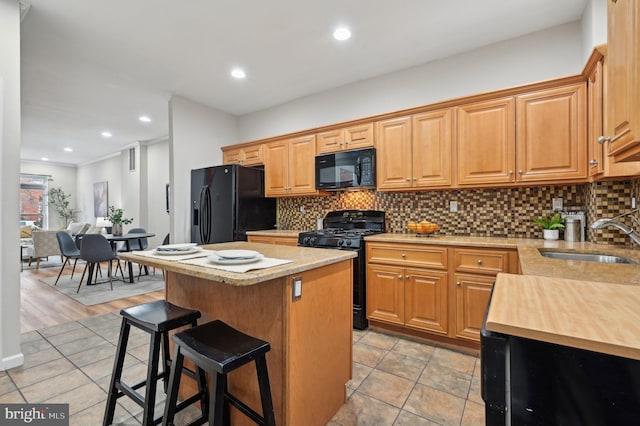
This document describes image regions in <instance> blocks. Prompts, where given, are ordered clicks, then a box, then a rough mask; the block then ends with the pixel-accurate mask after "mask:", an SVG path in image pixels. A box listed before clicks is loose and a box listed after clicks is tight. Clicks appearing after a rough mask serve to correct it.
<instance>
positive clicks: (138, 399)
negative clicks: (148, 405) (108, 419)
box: [116, 382, 144, 408]
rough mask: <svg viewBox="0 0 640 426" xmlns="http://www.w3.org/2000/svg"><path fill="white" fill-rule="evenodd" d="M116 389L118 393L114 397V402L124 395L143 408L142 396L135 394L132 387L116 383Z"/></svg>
mask: <svg viewBox="0 0 640 426" xmlns="http://www.w3.org/2000/svg"><path fill="white" fill-rule="evenodd" d="M116 389H118V390H119V391H120V392H119V394H118V395H116V400H117V399H119V398H120V397H122V396H125V395H126V396H128V397H129V398H131V399H132V400H133V402H135V403H136V404H138V405H139V406H141V407H143V408H144V396H142V395H140V393H139V392H136V391H135V389H134V388H133V387H132V386H129V385H127V384H126V383H122V382H118V383H116Z"/></svg>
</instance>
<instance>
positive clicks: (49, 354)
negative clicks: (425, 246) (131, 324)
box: [0, 314, 484, 426]
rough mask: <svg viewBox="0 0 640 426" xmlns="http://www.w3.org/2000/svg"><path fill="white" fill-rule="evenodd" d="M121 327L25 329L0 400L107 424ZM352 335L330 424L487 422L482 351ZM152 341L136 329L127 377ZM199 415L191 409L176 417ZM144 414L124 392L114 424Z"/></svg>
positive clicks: (138, 373)
mask: <svg viewBox="0 0 640 426" xmlns="http://www.w3.org/2000/svg"><path fill="white" fill-rule="evenodd" d="M119 331H120V316H119V315H117V314H105V315H100V316H96V317H92V318H88V319H85V320H81V321H77V322H70V323H66V324H62V325H58V326H55V327H51V328H47V329H42V330H38V331H33V332H30V333H25V334H23V335H22V351H23V353H24V355H25V363H24V365H22V366H20V367H18V368H14V369H11V370H8V371H0V403H23V402H29V403H43V402H44V403H46V402H52V403H53V402H62V403H69V414H70V425H72V426H73V425H78V426H91V425H100V424H102V417H103V414H104V407H105V402H106V398H107V394H106V390H107V389H108V386H109V380H110V375H111V369H112V366H113V357H114V354H115V349H116V344H117V339H118V333H119ZM353 339H354V345H353V360H354V363H353V380H351V382H349V384H348V391H347V392H348V396H349V399H348V401H347V403H346V404H345V405H344V406H343V407H342V408H341V409H340V411H339V412H338V413H337V414H336V415H335V417H334V418H333V419H332V420H331V421H330V422H329V425H342V426H352V425H375V426H384V425H412V426H413V425H416V426H419V425H482V424H484V404H483V402H482V399H481V397H480V375H479V368H480V362H479V360H478V358H477V357H474V356H469V355H465V354H461V353H458V352H454V351H451V350H447V349H444V348H440V347H434V346H429V345H424V344H420V343H416V342H413V341H410V340H406V339H402V338H398V337H395V336H389V335H386V334H382V333H378V332H374V331H354V337H353ZM148 345H149V341H148V335H147V334H146V333H143V332H141V331H139V330H136V329H135V328H132V332H131V336H130V338H129V345H128V353H129V354H130V355H131V356H129V357H127V360H126V361H125V369H124V373H123V379H124V380H125V381H127V378H129V380H131V381H134V380H139V379H140V378H141V377H144V375H145V372H146V362H147V361H146V360H147V355H148ZM161 388H162V387H161V386H160V389H161ZM160 389H159V392H158V401H159V402H158V405H157V406H158V409H157V410H156V412H160V411H161V410H162V408H161V407H162V406H163V405H164V404H163V400H164V394H163V393H162V391H161V390H160ZM198 414H199V411H198V410H196V409H195V408H193V409H187V410H184V411H183V412H182V413H180V415H179V416H178V417H177V418H176V424H185V423H188V421H189V420H191V419H193V418H195V417H196V416H197V415H198ZM141 419H142V408H141V407H139V406H138V405H136V404H135V403H133V402H132V401H130V400H128V398H120V399H119V402H118V407H117V409H116V416H115V423H117V424H119V425H140V421H141Z"/></svg>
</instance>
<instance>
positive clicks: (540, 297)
mask: <svg viewBox="0 0 640 426" xmlns="http://www.w3.org/2000/svg"><path fill="white" fill-rule="evenodd" d="M583 263H586V262H583ZM638 306H640V291H638V289H637V288H635V287H634V286H629V285H622V284H612V283H609V282H607V283H602V282H595V281H585V280H568V279H561V278H550V277H541V276H531V275H512V274H498V277H497V279H496V283H495V285H494V287H493V295H492V298H491V307H490V309H489V314H488V316H487V324H486V327H487V330H489V331H494V332H499V333H503V334H507V335H511V336H519V337H524V338H528V339H534V340H540V341H544V342H550V343H556V344H559V345H564V346H571V347H575V348H581V349H586V350H590V351H595V352H602V353H607V354H611V355H617V356H622V357H626V358H632V359H638V360H640V310H639V309H638Z"/></svg>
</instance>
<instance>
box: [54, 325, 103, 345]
mask: <svg viewBox="0 0 640 426" xmlns="http://www.w3.org/2000/svg"><path fill="white" fill-rule="evenodd" d="M95 334H96V333H94V332H93V331H91V330H89V329H88V328H85V327H82V328H78V329H76V330H72V331H69V332H68V333H60V334H56V335H55V336H51V337H48V338H47V340H48V341H49V343H51V344H52V345H54V346H60V345H63V344H65V343H69V342H73V341H75V340H80V339H85V338H87V337H91V336H95Z"/></svg>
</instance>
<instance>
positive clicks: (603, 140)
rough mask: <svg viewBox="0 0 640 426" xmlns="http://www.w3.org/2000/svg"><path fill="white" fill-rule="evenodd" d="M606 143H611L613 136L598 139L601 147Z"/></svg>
mask: <svg viewBox="0 0 640 426" xmlns="http://www.w3.org/2000/svg"><path fill="white" fill-rule="evenodd" d="M605 142H611V136H607V137H605V136H599V137H598V143H599V144H600V145H602V144H603V143H605Z"/></svg>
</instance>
